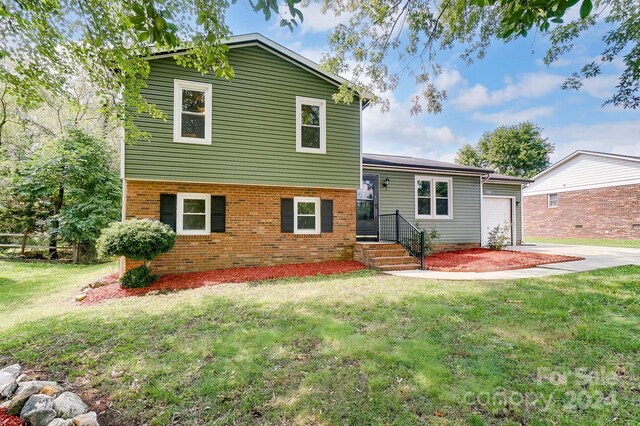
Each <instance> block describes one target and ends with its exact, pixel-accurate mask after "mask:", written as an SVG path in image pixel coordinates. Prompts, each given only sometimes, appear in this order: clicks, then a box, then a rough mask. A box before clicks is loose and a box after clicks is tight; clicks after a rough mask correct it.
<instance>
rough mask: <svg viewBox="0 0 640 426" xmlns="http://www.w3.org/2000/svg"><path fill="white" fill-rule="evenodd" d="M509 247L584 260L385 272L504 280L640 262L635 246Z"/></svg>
mask: <svg viewBox="0 0 640 426" xmlns="http://www.w3.org/2000/svg"><path fill="white" fill-rule="evenodd" d="M509 249H510V250H519V251H530V252H535V253H546V254H563V255H567V256H580V257H584V258H585V260H578V261H574V262H563V263H552V264H549V265H540V266H537V267H535V268H528V269H514V270H512V271H493V272H440V271H420V270H414V271H394V272H388V274H391V275H397V276H402V277H414V278H428V279H435V280H504V279H516V278H534V277H547V276H551V275H560V274H571V273H574V272H583V271H591V270H593V269H600V268H610V267H613V266H623V265H640V249H634V248H618V247H595V246H570V245H560V244H535V245H533V244H531V245H527V246H520V247H510V248H509Z"/></svg>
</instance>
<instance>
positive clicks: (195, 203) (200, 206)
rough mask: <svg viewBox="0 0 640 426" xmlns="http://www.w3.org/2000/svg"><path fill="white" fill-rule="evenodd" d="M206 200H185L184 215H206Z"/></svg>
mask: <svg viewBox="0 0 640 426" xmlns="http://www.w3.org/2000/svg"><path fill="white" fill-rule="evenodd" d="M204 212H205V201H204V200H184V213H204Z"/></svg>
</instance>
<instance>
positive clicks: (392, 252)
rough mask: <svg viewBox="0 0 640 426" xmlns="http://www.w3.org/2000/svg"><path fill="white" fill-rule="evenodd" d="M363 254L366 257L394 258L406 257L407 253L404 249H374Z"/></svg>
mask: <svg viewBox="0 0 640 426" xmlns="http://www.w3.org/2000/svg"><path fill="white" fill-rule="evenodd" d="M364 254H365V255H366V256H367V257H395V256H407V255H408V253H407V251H406V250H405V249H403V248H402V249H397V248H393V249H376V250H366V251H365V252H364Z"/></svg>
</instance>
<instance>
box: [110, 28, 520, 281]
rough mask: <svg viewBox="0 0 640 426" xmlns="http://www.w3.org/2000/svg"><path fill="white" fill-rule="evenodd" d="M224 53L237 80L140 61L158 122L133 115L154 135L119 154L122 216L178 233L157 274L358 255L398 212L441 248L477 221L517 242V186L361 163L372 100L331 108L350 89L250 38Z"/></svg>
mask: <svg viewBox="0 0 640 426" xmlns="http://www.w3.org/2000/svg"><path fill="white" fill-rule="evenodd" d="M227 45H228V46H229V48H230V50H229V54H228V55H229V62H230V64H231V65H232V66H233V68H234V70H235V78H234V79H233V80H232V81H226V80H223V79H218V78H216V77H215V76H212V75H202V74H200V73H199V72H197V71H196V70H194V69H189V68H184V67H181V66H179V65H177V64H176V61H175V60H174V56H176V55H180V54H183V53H184V52H182V51H178V52H171V53H161V54H157V55H154V56H153V57H151V58H149V64H150V74H149V79H148V82H147V87H146V88H144V89H143V90H142V94H143V96H144V97H145V98H146V99H148V100H149V101H150V102H152V103H153V104H155V105H156V106H157V107H158V108H159V109H160V110H162V111H163V112H165V114H166V116H167V120H166V121H163V120H158V119H154V118H152V117H149V116H142V117H139V118H137V119H136V124H137V126H138V128H139V129H140V130H142V131H144V132H146V133H148V135H149V138H148V139H143V140H140V141H138V142H137V143H135V144H130V145H126V146H125V147H124V148H123V159H122V163H123V167H122V170H123V175H122V180H123V216H124V218H126V219H130V218H154V219H158V220H160V221H162V222H163V223H166V224H168V225H170V226H171V227H172V228H173V229H174V230H175V231H176V233H177V236H178V237H177V242H176V245H175V247H174V248H173V249H172V250H171V251H170V252H169V253H167V254H164V255H161V256H159V257H158V258H157V259H155V260H154V261H153V262H152V265H151V266H152V268H153V269H154V271H155V272H158V273H168V272H181V271H197V270H207V269H216V268H228V267H240V266H257V265H276V264H286V263H302V262H319V261H327V260H341V259H353V254H354V248H355V245H356V239H357V238H358V239H360V238H362V239H379V238H382V236H381V235H380V228H379V222H380V217H381V216H385V215H386V216H388V214H389V213H393V212H395V211H396V210H400V211H401V212H402V215H404V216H403V217H404V219H406V221H407V223H411V224H414V223H417V224H419V225H420V226H424V227H425V229H430V228H431V227H432V226H435V227H436V228H437V229H438V230H439V231H440V239H439V241H438V243H439V244H440V246H441V248H442V249H450V248H455V247H469V246H473V247H477V246H480V244H481V241H482V235H483V233H486V230H485V229H483V218H484V217H487V218H490V219H491V218H493V219H496V218H497V219H499V220H501V221H503V220H505V221H509V222H510V223H511V224H512V235H511V240H512V241H513V242H516V241H519V240H520V239H521V226H520V196H521V185H522V183H524V182H526V181H525V180H519V179H516V178H510V177H505V176H502V177H500V176H497V175H494V174H492V171H491V170H486V169H481V168H474V167H467V166H461V165H457V164H451V163H442V162H438V161H431V160H425V159H416V158H410V157H397V156H381V155H369V154H367V155H363V154H362V150H361V147H362V141H361V135H362V132H361V112H362V109H363V108H365V107H366V105H367V103H368V98H369V96H368V95H367V94H364V93H363V94H361V95H358V96H359V97H358V96H356V99H355V102H353V103H351V104H348V105H347V104H344V103H336V102H334V101H333V98H332V96H333V95H334V94H335V93H336V91H337V89H338V86H340V85H342V84H348V82H347V81H346V80H344V79H342V78H340V77H338V76H335V75H332V74H330V73H327V72H325V71H323V70H322V69H320V68H319V67H318V66H317V65H316V64H314V63H312V62H310V61H308V60H307V59H305V58H303V57H302V56H300V55H298V54H296V53H294V52H292V51H290V50H288V49H286V48H284V47H282V46H280V45H278V44H276V43H274V42H273V41H271V40H268V39H266V38H265V37H263V36H261V35H259V34H249V35H243V36H235V37H232V38H231V39H229V40H228V42H227ZM363 167H364V170H363ZM389 182H391V183H389ZM485 184H486V185H485ZM483 185H485V186H484V192H483ZM381 188H382V189H381ZM483 206H486V208H484V213H483ZM493 210H495V211H496V213H498V214H497V215H493V216H495V217H493V216H491V215H486V213H487V212H489V211H493ZM379 213H382V214H379ZM493 219H492V220H493ZM485 222H486V221H485ZM396 234H399V233H396ZM403 235H404V234H403ZM403 238H404V237H403ZM394 239H395V237H394ZM403 243H405V246H406V245H407V244H406V241H403ZM387 260H388V261H389V262H400V261H402V262H404V261H405V260H406V259H404V260H403V259H387ZM408 263H409V264H410V266H413V267H415V265H416V262H415V261H413V260H412V259H409V262H408ZM395 265H396V264H395V263H392V264H390V265H389V266H390V267H396V266H395ZM133 266H136V263H135V262H130V261H126V260H125V261H123V263H122V268H123V269H128V268H131V267H133ZM403 267H404V266H403Z"/></svg>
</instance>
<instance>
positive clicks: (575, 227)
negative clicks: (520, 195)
mask: <svg viewBox="0 0 640 426" xmlns="http://www.w3.org/2000/svg"><path fill="white" fill-rule="evenodd" d="M534 180H535V182H534V183H532V184H531V185H529V186H528V187H527V188H525V189H524V216H525V220H524V222H525V241H526V238H527V237H557V238H611V239H640V157H633V156H628V155H618V154H608V153H603V152H594V151H582V150H581V151H576V152H574V153H573V154H571V155H569V156H568V157H566V158H564V159H562V160H561V161H559V162H557V163H556V164H554V165H553V166H551V167H549V168H548V169H547V170H545V171H543V172H542V173H540V174H538V175H537V176H535V177H534Z"/></svg>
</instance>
